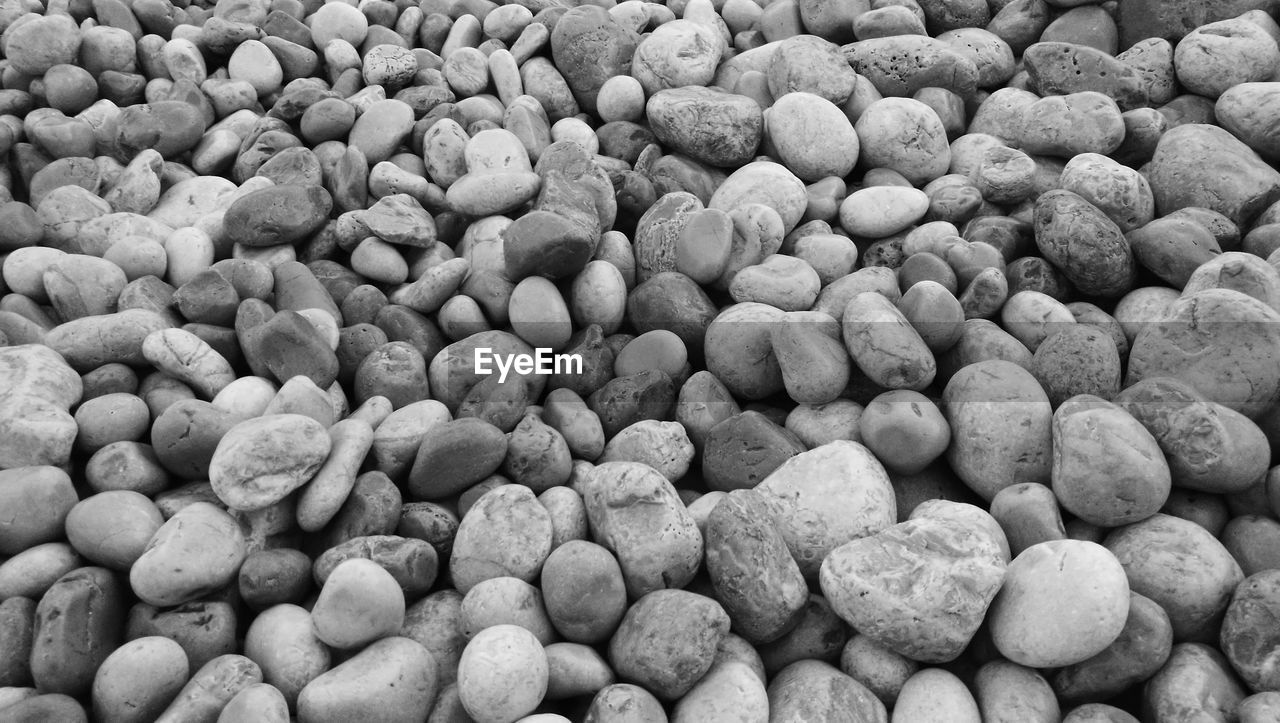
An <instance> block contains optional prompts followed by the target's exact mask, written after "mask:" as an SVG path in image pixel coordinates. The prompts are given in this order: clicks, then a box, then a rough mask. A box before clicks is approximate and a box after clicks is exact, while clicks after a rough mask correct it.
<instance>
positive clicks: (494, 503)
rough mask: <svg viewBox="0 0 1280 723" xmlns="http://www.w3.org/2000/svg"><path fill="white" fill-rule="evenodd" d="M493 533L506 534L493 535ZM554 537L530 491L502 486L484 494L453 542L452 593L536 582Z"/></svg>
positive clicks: (550, 525)
mask: <svg viewBox="0 0 1280 723" xmlns="http://www.w3.org/2000/svg"><path fill="white" fill-rule="evenodd" d="M495 529H501V530H503V534H501V535H494V534H493V530H495ZM552 533H553V528H552V523H551V515H550V513H548V512H547V510H546V508H545V507H543V506H542V504H541V503H539V502H538V498H537V497H535V496H534V494H533V492H532V491H531V490H530V489H529V488H528V487H524V486H521V485H501V486H499V487H496V488H494V489H492V490H490V491H489V492H486V493H485V494H483V495H482V496H481V497H480V499H479V500H477V501H476V503H475V505H474V506H473V507H472V508H471V509H470V510H468V511H467V513H466V515H465V516H464V517H463V518H462V523H461V525H459V527H458V532H457V535H456V536H455V537H454V543H453V554H452V557H451V558H450V561H449V570H450V573H451V575H452V577H453V584H454V587H456V588H457V589H458V591H459V592H462V593H464V594H465V593H466V592H468V591H469V590H471V588H472V587H474V586H475V585H476V584H478V583H480V582H481V581H483V580H488V579H491V578H495V577H515V578H519V579H521V580H524V581H525V582H531V581H533V580H534V579H536V577H537V575H538V573H539V572H540V571H541V569H542V564H543V563H544V562H545V561H546V559H547V555H549V554H550V553H551V536H552Z"/></svg>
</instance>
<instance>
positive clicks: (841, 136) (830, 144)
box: [766, 92, 859, 182]
mask: <svg viewBox="0 0 1280 723" xmlns="http://www.w3.org/2000/svg"><path fill="white" fill-rule="evenodd" d="M766 126H767V130H768V138H769V141H770V142H771V143H772V144H773V146H774V148H776V149H777V153H778V156H779V158H780V160H781V161H782V163H783V165H785V166H786V167H787V168H788V169H789V170H790V171H791V172H792V173H794V174H796V177H798V178H800V179H801V180H803V181H808V182H812V181H818V180H821V179H823V178H827V177H828V176H838V177H844V176H847V175H849V172H850V171H851V170H853V166H854V164H856V163H857V162H858V151H859V139H858V135H857V134H856V133H855V132H854V129H853V125H852V124H851V123H849V119H848V118H847V117H845V115H844V113H842V112H841V111H840V108H839V107H838V106H836V105H835V104H834V103H832V102H831V101H829V100H827V99H826V98H823V97H821V96H818V95H814V94H812V93H805V92H794V93H787V94H786V95H783V96H781V97H779V98H778V99H777V100H776V101H775V102H774V104H773V106H771V107H770V108H769V113H768V115H767V117H766ZM805 139H808V140H805ZM813 139H821V141H820V142H816V143H815V142H813Z"/></svg>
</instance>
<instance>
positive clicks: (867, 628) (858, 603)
mask: <svg viewBox="0 0 1280 723" xmlns="http://www.w3.org/2000/svg"><path fill="white" fill-rule="evenodd" d="M927 504H929V505H930V508H929V512H931V513H933V514H920V510H917V513H916V514H915V515H914V516H913V519H911V520H908V521H906V522H902V523H899V524H896V525H894V526H892V527H888V528H885V529H884V530H882V531H879V532H877V533H875V534H872V535H869V536H867V537H862V538H859V539H855V540H851V541H849V542H846V543H845V544H843V545H841V546H839V547H837V548H836V549H834V550H832V552H831V553H830V554H829V555H828V556H827V557H826V559H825V560H824V561H823V563H822V566H821V573H820V577H819V580H820V582H821V586H822V591H823V594H824V595H825V596H826V598H827V600H828V601H830V603H831V606H832V608H833V609H834V610H835V611H836V613H837V614H838V615H839V616H840V617H841V618H842V619H844V620H845V621H846V622H848V623H850V624H851V625H853V626H855V627H856V628H857V629H858V631H859V632H860V633H862V634H864V635H867V636H868V637H870V638H871V639H872V640H875V641H876V642H878V643H880V644H882V645H884V646H886V647H888V648H889V649H890V650H893V651H895V652H897V653H899V654H902V655H905V656H907V657H909V658H912V659H913V660H919V661H921V662H946V661H949V660H952V659H954V658H955V657H956V656H957V655H959V653H960V652H961V651H962V650H963V649H964V647H965V646H966V645H967V644H968V643H969V640H970V639H971V638H972V637H973V636H974V634H975V633H976V632H977V630H978V626H979V625H980V624H981V622H982V619H983V615H984V613H985V612H986V609H987V606H988V605H989V604H991V601H992V599H994V598H995V596H996V593H997V592H998V591H999V590H1000V586H1001V583H1002V582H1003V580H1004V576H1005V566H1006V565H1007V558H1006V557H1004V555H1007V551H1004V552H1002V544H1004V540H1003V534H1002V533H1000V532H999V526H998V525H997V523H996V522H995V520H994V519H991V518H990V516H989V515H987V514H986V513H985V512H983V511H982V510H980V509H978V508H976V507H973V506H971V505H963V504H961V503H955V502H946V501H935V502H932V503H927ZM978 520H981V522H980V523H977V522H976V521H978ZM997 535H998V536H999V537H997ZM930 542H932V543H933V544H929V543H930ZM879 560H884V561H888V560H894V561H896V562H895V564H892V565H885V564H880V563H878V562H876V561H879ZM923 570H936V571H939V572H940V571H942V570H948V571H949V572H948V573H946V574H940V575H939V576H938V578H936V579H939V580H940V581H941V582H942V584H939V585H934V584H928V583H925V584H922V582H923V581H924V580H927V579H930V578H931V577H932V576H931V575H930V574H929V573H927V572H922V571H923ZM935 596H937V598H936V599H941V598H946V599H947V600H948V603H947V605H946V606H945V607H946V611H945V612H944V611H943V606H940V605H938V604H937V603H936V602H935ZM904 610H906V611H910V614H911V616H912V620H911V622H910V624H909V625H908V624H907V623H906V621H905V619H904V617H903V616H902V612H903V611H904ZM1121 622H1122V623H1123V620H1122V621H1121Z"/></svg>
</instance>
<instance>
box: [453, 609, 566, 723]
mask: <svg viewBox="0 0 1280 723" xmlns="http://www.w3.org/2000/svg"><path fill="white" fill-rule="evenodd" d="M549 673H550V671H549V668H548V664H547V654H546V653H545V652H544V650H543V647H542V644H541V643H539V642H538V639H537V638H536V637H534V635H533V633H531V632H529V631H528V630H525V629H524V628H521V627H518V626H516V625H495V626H493V627H490V628H485V629H484V630H482V631H480V632H479V633H478V634H477V635H476V636H475V637H474V638H472V639H471V642H469V643H467V647H466V648H465V649H464V650H463V651H462V658H461V659H460V660H459V661H458V696H459V697H460V698H461V700H462V707H463V708H465V709H466V713H467V715H469V716H471V718H472V719H474V720H475V721H476V723H499V722H500V721H514V720H517V719H519V718H521V717H523V716H525V715H528V714H529V713H532V712H533V710H534V709H535V708H537V707H538V704H539V703H541V702H542V699H543V697H544V696H545V695H546V694H547V683H548V676H549Z"/></svg>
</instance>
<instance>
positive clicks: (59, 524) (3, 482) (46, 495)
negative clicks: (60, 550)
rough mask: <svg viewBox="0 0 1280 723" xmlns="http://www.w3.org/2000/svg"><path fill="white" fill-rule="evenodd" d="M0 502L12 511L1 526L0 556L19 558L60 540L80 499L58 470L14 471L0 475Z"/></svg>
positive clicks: (37, 468) (24, 468) (68, 479)
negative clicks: (47, 543) (19, 554)
mask: <svg viewBox="0 0 1280 723" xmlns="http://www.w3.org/2000/svg"><path fill="white" fill-rule="evenodd" d="M0 502H3V503H4V507H5V509H7V510H12V511H13V512H12V513H11V514H10V515H8V516H6V517H5V518H4V520H3V521H2V522H0V553H2V554H5V555H16V554H18V553H20V552H22V551H24V550H27V549H29V548H31V547H34V546H36V545H39V544H43V543H46V542H54V541H56V540H58V539H59V538H61V537H62V530H63V528H64V527H65V524H66V519H67V516H68V515H69V514H70V513H71V510H72V509H74V507H75V505H76V503H77V502H78V498H77V497H76V493H75V488H74V487H73V486H72V483H71V478H70V476H69V475H67V473H66V472H64V471H63V470H61V469H59V468H57V467H50V466H38V467H34V466H33V467H13V468H11V469H6V470H3V471H0Z"/></svg>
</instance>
